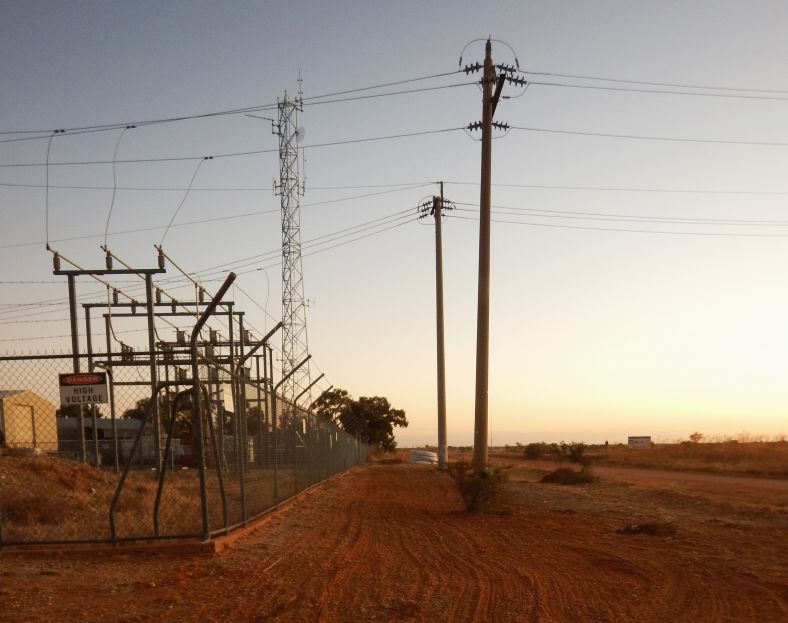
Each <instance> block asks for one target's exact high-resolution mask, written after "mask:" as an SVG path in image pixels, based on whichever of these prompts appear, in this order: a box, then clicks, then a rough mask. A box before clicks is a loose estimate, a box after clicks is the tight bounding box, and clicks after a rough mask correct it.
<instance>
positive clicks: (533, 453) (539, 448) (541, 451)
mask: <svg viewBox="0 0 788 623" xmlns="http://www.w3.org/2000/svg"><path fill="white" fill-rule="evenodd" d="M548 451H549V448H548V445H547V444H546V443H545V442H544V441H538V442H535V443H529V444H528V445H526V446H525V450H523V454H524V455H525V458H526V459H528V460H529V461H535V460H537V459H541V458H542V457H543V456H544V455H545V454H547V453H548Z"/></svg>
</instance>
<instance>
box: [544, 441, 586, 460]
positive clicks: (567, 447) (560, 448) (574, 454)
mask: <svg viewBox="0 0 788 623" xmlns="http://www.w3.org/2000/svg"><path fill="white" fill-rule="evenodd" d="M587 448H588V446H586V444H584V443H583V442H580V441H570V442H569V443H566V442H563V441H562V442H561V443H559V444H553V446H552V448H551V451H552V453H553V454H555V455H556V457H557V458H558V460H559V461H569V462H570V463H577V464H578V465H583V466H587V465H590V464H591V458H590V457H588V456H587V455H586V449H587Z"/></svg>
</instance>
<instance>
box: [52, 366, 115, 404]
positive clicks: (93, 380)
mask: <svg viewBox="0 0 788 623" xmlns="http://www.w3.org/2000/svg"><path fill="white" fill-rule="evenodd" d="M59 376H60V404H61V405H90V404H97V403H102V402H109V400H108V399H107V373H106V372H84V373H79V372H75V373H73V374H61V375H59Z"/></svg>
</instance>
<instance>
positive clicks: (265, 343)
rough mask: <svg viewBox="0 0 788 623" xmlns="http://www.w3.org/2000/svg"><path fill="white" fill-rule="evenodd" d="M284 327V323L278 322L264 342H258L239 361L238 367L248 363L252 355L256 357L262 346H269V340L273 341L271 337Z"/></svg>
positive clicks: (266, 335)
mask: <svg viewBox="0 0 788 623" xmlns="http://www.w3.org/2000/svg"><path fill="white" fill-rule="evenodd" d="M282 326H283V323H282V322H278V323H277V324H276V326H275V327H274V328H273V329H271V330H270V331H269V332H268V333H266V334H265V337H264V338H263V339H262V340H260V341H259V342H257V344H255V345H254V346H252V348H251V349H249V352H247V353H246V354H245V355H244V356H243V357H241V359H240V360H239V361H238V365H239V366H242V365H243V364H244V363H245V362H246V360H247V359H249V357H251V356H252V355H254V354H255V353H256V352H257V351H258V349H259V348H260V347H261V346H265V345H267V344H268V340H269V339H271V336H272V335H273V334H274V333H276V332H277V331H278V330H279V329H281V328H282Z"/></svg>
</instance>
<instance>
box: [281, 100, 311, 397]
mask: <svg viewBox="0 0 788 623" xmlns="http://www.w3.org/2000/svg"><path fill="white" fill-rule="evenodd" d="M278 109H279V125H278V128H276V133H277V134H278V135H279V183H278V185H277V187H276V191H277V194H279V196H280V197H281V204H282V323H283V326H282V377H285V376H286V375H287V374H289V373H290V372H291V371H292V370H293V369H294V368H295V367H296V366H297V365H298V364H299V363H300V362H301V361H303V360H304V359H305V358H306V356H307V354H308V350H309V349H308V345H307V331H306V301H305V299H304V273H303V270H302V267H301V215H300V210H299V208H300V199H301V195H302V194H303V192H304V188H303V183H302V181H301V171H300V167H299V160H298V140H299V136H298V132H299V128H298V113H299V112H300V111H301V110H302V104H301V97H300V94H299V97H298V98H295V99H293V98H289V97H288V96H287V93H286V92H285V96H284V99H282V100H281V101H279V102H278ZM309 379H310V373H309V364H308V363H307V365H305V366H302V367H301V368H300V369H298V370H297V371H296V372H295V373H294V374H293V375H292V376H291V377H290V378H289V379H287V380H286V381H285V382H284V383H283V385H282V397H283V398H284V399H285V400H289V401H292V400H293V398H294V397H295V396H297V395H298V394H299V393H300V391H301V390H302V389H303V388H306V387H307V386H308V385H309V383H310V380H309ZM299 388H300V389H299Z"/></svg>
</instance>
